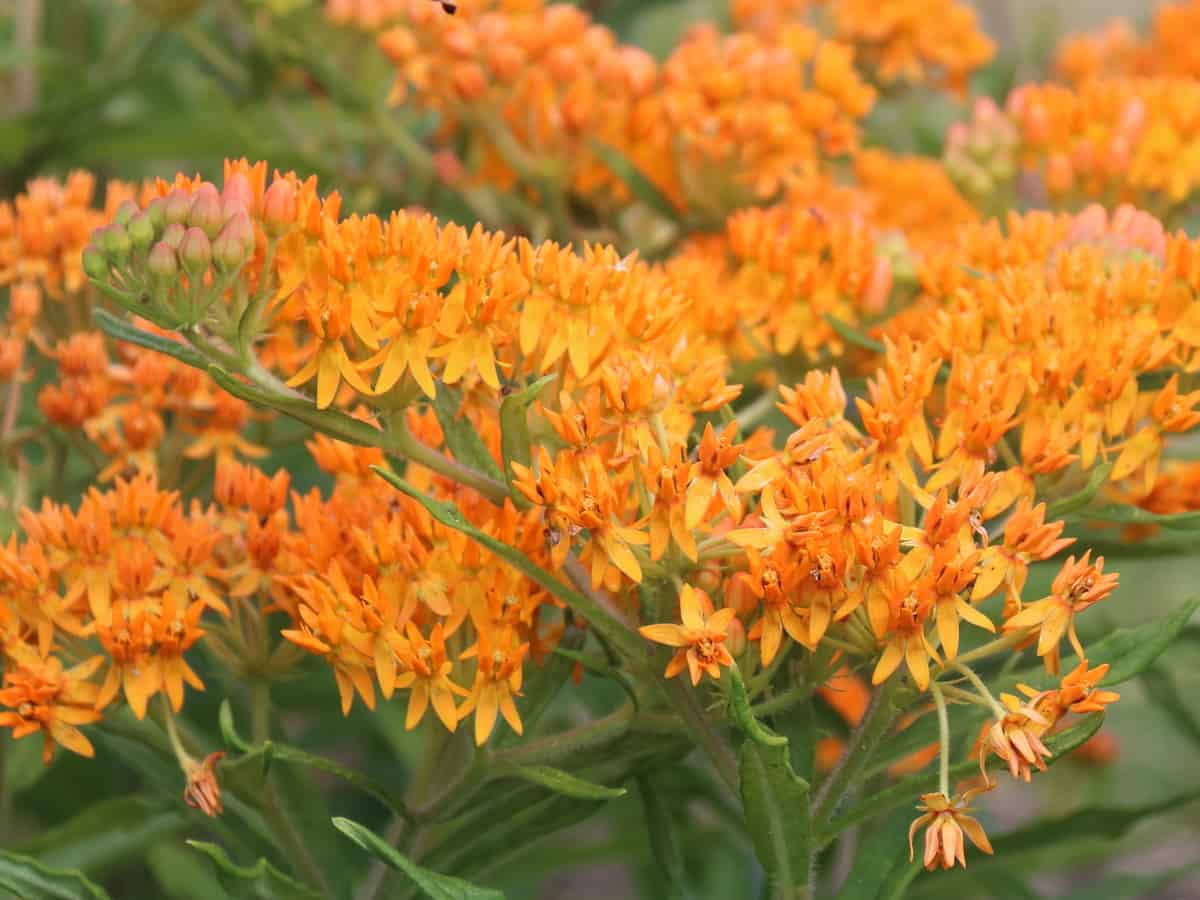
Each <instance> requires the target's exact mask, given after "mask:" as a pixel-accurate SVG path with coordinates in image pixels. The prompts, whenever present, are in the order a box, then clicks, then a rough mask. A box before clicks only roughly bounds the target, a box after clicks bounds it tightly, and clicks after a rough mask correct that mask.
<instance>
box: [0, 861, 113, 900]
mask: <svg viewBox="0 0 1200 900" xmlns="http://www.w3.org/2000/svg"><path fill="white" fill-rule="evenodd" d="M0 890H4V891H7V892H9V894H10V895H11V896H14V897H20V898H21V900H109V896H108V894H107V893H106V892H105V891H104V889H103V888H102V887H100V885H98V884H95V883H94V882H91V881H89V880H88V879H87V877H86V876H85V875H84V874H83V873H82V872H79V871H75V870H72V869H55V868H51V867H50V866H47V865H45V864H44V863H42V862H40V861H38V860H36V859H34V858H33V857H32V856H22V855H21V854H19V853H10V852H9V851H8V850H0Z"/></svg>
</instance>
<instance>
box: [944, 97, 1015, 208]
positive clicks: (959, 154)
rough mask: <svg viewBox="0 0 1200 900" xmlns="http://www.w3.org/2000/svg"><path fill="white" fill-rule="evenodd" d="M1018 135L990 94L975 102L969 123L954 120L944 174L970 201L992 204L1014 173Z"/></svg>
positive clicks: (984, 204)
mask: <svg viewBox="0 0 1200 900" xmlns="http://www.w3.org/2000/svg"><path fill="white" fill-rule="evenodd" d="M1020 143H1021V139H1020V135H1019V134H1018V133H1017V128H1016V125H1015V124H1013V121H1012V119H1010V118H1009V117H1008V116H1006V115H1005V114H1004V113H1002V112H1001V111H1000V110H999V108H998V107H997V106H996V104H995V101H993V100H992V99H991V98H990V97H983V98H980V99H979V100H976V101H975V106H974V109H973V110H972V112H971V119H970V121H968V122H956V123H955V124H954V125H952V126H951V127H950V130H949V131H948V132H947V133H946V149H945V154H944V156H943V161H944V163H945V166H946V174H948V175H949V176H950V178H951V179H952V180H953V181H954V183H955V184H956V185H957V186H958V188H959V190H961V191H962V192H963V194H964V195H966V196H967V197H969V198H971V200H972V201H973V202H974V203H976V204H978V205H980V206H984V207H987V206H989V205H994V203H992V201H994V200H995V199H996V198H997V197H1002V196H1003V195H1004V194H1005V193H1006V192H1007V191H1008V190H1009V189H1010V188H1011V186H1012V184H1013V181H1014V179H1015V178H1016V176H1017V152H1018V150H1019V149H1020Z"/></svg>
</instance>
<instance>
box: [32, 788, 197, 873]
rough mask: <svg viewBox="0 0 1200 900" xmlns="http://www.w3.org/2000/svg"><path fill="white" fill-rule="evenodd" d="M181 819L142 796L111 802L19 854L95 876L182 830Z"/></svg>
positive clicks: (178, 812) (53, 830)
mask: <svg viewBox="0 0 1200 900" xmlns="http://www.w3.org/2000/svg"><path fill="white" fill-rule="evenodd" d="M187 820H188V817H187V815H186V814H185V813H184V812H183V810H181V809H177V808H175V809H173V808H169V807H167V806H164V805H163V804H161V803H156V802H154V801H153V800H150V799H148V798H146V797H139V796H127V797H112V798H109V799H107V800H102V801H101V802H99V803H97V804H95V805H94V806H91V807H90V808H88V809H85V810H83V811H82V812H80V813H78V814H77V815H75V816H73V817H72V818H71V819H69V820H68V821H67V822H65V823H64V824H62V825H60V826H58V827H57V828H51V829H48V830H46V831H43V832H42V833H41V834H39V835H38V836H37V837H36V838H35V839H34V840H32V841H31V842H29V843H27V844H25V845H23V846H22V847H21V848H20V849H21V852H22V853H27V854H29V855H30V856H36V857H37V858H38V859H39V860H41V861H42V862H43V863H45V864H46V865H48V866H52V867H55V868H59V869H78V870H79V871H82V872H87V873H88V874H96V873H99V872H104V871H106V870H109V869H113V868H116V867H117V866H119V865H121V864H122V863H125V862H128V861H129V860H131V859H136V858H138V857H140V856H141V855H142V854H143V853H144V852H145V850H146V848H147V847H149V846H151V845H152V844H155V843H158V841H160V840H162V839H163V838H166V837H170V836H172V835H174V834H176V833H178V832H179V831H182V830H183V828H184V826H185V825H186V824H187Z"/></svg>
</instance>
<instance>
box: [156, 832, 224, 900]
mask: <svg viewBox="0 0 1200 900" xmlns="http://www.w3.org/2000/svg"><path fill="white" fill-rule="evenodd" d="M146 868H148V869H149V870H150V873H151V874H152V875H153V876H154V880H155V881H157V882H158V886H159V888H160V889H161V891H162V896H163V897H171V898H173V900H234V898H231V897H230V895H229V893H228V892H227V891H226V890H225V889H224V888H223V887H222V886H221V881H220V879H219V878H218V877H217V874H216V872H214V871H213V868H212V866H210V865H209V864H208V863H207V862H205V861H204V859H202V858H201V857H200V856H198V855H197V854H195V853H193V852H192V851H191V850H190V849H188V848H187V847H186V846H184V845H182V844H177V843H175V842H174V841H164V842H163V843H161V844H157V845H155V846H154V847H151V848H150V850H149V852H148V853H147V854H146ZM237 896H239V897H240V896H241V894H240V893H239V894H238V895H237Z"/></svg>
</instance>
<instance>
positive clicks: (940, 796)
mask: <svg viewBox="0 0 1200 900" xmlns="http://www.w3.org/2000/svg"><path fill="white" fill-rule="evenodd" d="M991 786H992V785H991V783H989V784H988V785H987V786H986V787H983V788H976V789H971V790H968V791H966V792H964V793H962V794H960V795H957V796H955V797H950V796H948V795H947V794H945V793H936V794H922V795H921V805H920V806H918V807H917V809H918V810H919V811H920V812H921V815H920V816H919V817H918V818H917V819H916V820H915V821H914V822H913V823H912V825H911V826H910V828H909V829H908V855H909V859H912V858H913V855H914V853H915V851H914V849H913V838H914V837H916V834H917V831H918V830H920V829H921V828H924V829H925V851H924V854H923V856H922V858H921V860H922V863H923V864H924V866H925V868H926V869H929V870H933V869H936V868H942V869H952V868H954V866H955V865H956V864H957V865H961V866H962V867H963V868H966V866H967V859H966V853H965V849H966V841H967V840H970V842H971V843H972V844H974V845H975V847H977V848H978V849H979V850H981V851H982V852H984V853H986V854H988V855H989V856H990V855H991V854H992V852H993V851H992V844H991V841H989V840H988V837H987V834H986V833H985V832H984V830H983V826H982V825H980V824H979V821H978V820H977V819H975V818H974V817H972V816H971V815H969V813H971V812H972V811H973V810H972V809H971V807H970V806H969V804H970V802H971V800H972V799H973V798H974V797H975V796H976V795H978V794H979V793H981V792H983V791H986V790H989V789H990V788H991Z"/></svg>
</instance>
